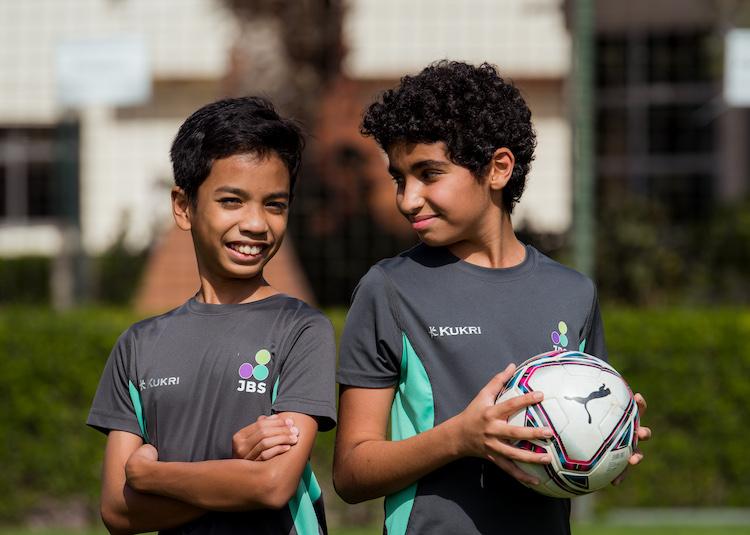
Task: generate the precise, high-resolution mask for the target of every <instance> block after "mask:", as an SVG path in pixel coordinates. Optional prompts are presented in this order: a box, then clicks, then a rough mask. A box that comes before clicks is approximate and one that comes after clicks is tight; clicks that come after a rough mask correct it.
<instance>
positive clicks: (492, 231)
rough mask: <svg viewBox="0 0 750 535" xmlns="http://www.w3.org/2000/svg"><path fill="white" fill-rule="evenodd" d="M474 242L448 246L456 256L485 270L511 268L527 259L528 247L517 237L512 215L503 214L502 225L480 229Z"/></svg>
mask: <svg viewBox="0 0 750 535" xmlns="http://www.w3.org/2000/svg"><path fill="white" fill-rule="evenodd" d="M477 234H478V236H477V237H476V239H474V240H463V241H460V242H457V243H454V244H451V245H449V246H448V250H449V251H450V252H451V253H453V254H454V255H455V256H457V257H458V258H460V259H461V260H463V261H464V262H468V263H469V264H474V265H475V266H480V267H485V268H494V269H497V268H510V267H513V266H517V265H519V264H520V263H521V262H523V261H524V259H525V258H526V247H524V245H523V243H521V242H520V241H519V240H518V238H517V237H516V233H515V232H514V231H513V223H512V222H511V220H510V215H509V214H507V213H505V212H503V214H502V217H501V218H500V224H499V225H497V224H496V223H495V224H494V225H488V228H484V229H479V232H478V233H477Z"/></svg>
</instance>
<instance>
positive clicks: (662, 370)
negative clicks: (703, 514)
mask: <svg viewBox="0 0 750 535" xmlns="http://www.w3.org/2000/svg"><path fill="white" fill-rule="evenodd" d="M604 319H605V327H606V329H605V330H606V333H607V345H608V347H609V354H610V360H611V362H612V363H613V364H614V365H615V366H616V367H617V368H618V370H619V371H620V372H621V373H622V374H623V376H624V377H625V378H626V379H627V380H628V382H629V383H630V385H631V387H632V388H633V390H634V391H640V392H642V393H643V394H644V396H645V398H646V400H647V402H648V404H649V408H648V411H647V413H646V415H645V417H644V418H643V424H644V425H647V426H649V427H651V428H652V429H653V431H654V437H653V440H651V441H650V442H648V443H644V444H643V451H644V453H645V460H644V462H643V463H642V464H641V465H639V466H637V467H635V468H633V469H632V470H631V471H630V474H629V476H628V479H627V480H626V481H625V483H623V484H622V485H621V486H619V487H616V488H613V489H608V490H606V491H603V492H602V493H601V494H600V497H599V499H600V504H601V505H603V506H608V505H613V506H625V505H634V506H635V505H637V506H745V505H747V504H748V503H750V477H749V476H750V456H749V455H748V454H747V451H745V447H746V445H747V444H748V443H749V442H750V431H749V427H748V425H746V424H747V423H748V422H750V403H749V402H748V400H750V381H748V378H750V374H749V373H748V372H749V371H750V346H748V344H747V340H750V312H748V311H747V310H740V309H736V310H733V309H715V310H711V309H699V310H680V309H666V310H635V309H633V310H622V309H609V310H605V314H604Z"/></svg>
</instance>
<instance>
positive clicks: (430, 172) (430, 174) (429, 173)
mask: <svg viewBox="0 0 750 535" xmlns="http://www.w3.org/2000/svg"><path fill="white" fill-rule="evenodd" d="M439 174H441V173H440V171H437V170H435V169H425V170H424V171H423V172H422V179H423V180H434V179H435V178H437V176H438V175H439Z"/></svg>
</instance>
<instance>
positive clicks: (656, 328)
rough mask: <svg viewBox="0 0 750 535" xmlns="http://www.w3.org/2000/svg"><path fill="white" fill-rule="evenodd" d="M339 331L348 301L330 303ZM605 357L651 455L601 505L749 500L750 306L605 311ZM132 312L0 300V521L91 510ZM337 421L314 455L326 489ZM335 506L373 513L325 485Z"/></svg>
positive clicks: (337, 512)
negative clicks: (637, 397)
mask: <svg viewBox="0 0 750 535" xmlns="http://www.w3.org/2000/svg"><path fill="white" fill-rule="evenodd" d="M330 316H331V318H332V320H333V322H334V325H335V326H336V328H337V330H338V331H339V332H340V329H341V326H342V324H343V318H344V313H343V311H341V310H337V311H332V312H331V314H330ZM604 317H605V324H606V332H607V336H608V345H609V348H610V355H611V361H612V362H613V363H614V364H615V366H617V367H618V368H619V369H620V371H621V372H622V373H623V374H624V375H625V376H626V378H627V379H628V380H629V382H630V383H631V385H632V387H633V389H634V390H637V391H640V392H642V393H643V394H644V395H645V396H646V399H647V400H648V403H649V410H648V413H647V414H646V417H645V418H644V423H645V424H646V425H649V426H651V427H652V428H653V430H654V439H653V440H652V441H651V442H650V443H648V444H644V448H643V449H644V452H645V454H646V460H645V461H644V463H643V464H642V465H641V466H639V467H637V468H636V469H633V470H632V471H631V474H630V476H629V478H628V480H627V481H626V482H625V483H624V484H623V485H622V486H620V487H617V488H614V489H608V490H606V491H603V492H601V493H599V495H598V496H599V499H598V503H599V504H600V506H601V507H609V506H612V505H617V506H628V505H633V506H678V505H680V506H701V505H711V506H737V505H747V504H748V503H750V477H749V476H750V456H748V455H746V452H745V451H744V447H745V445H747V444H749V443H750V430H749V427H748V426H747V425H745V424H746V422H747V421H748V420H749V419H750V418H748V417H750V408H748V407H750V403H749V402H748V401H749V400H750V381H749V379H750V373H748V371H750V345H748V341H749V340H750V311H748V310H727V309H705V310H624V309H612V308H608V309H605V311H604ZM136 319H137V318H136V317H135V316H134V315H133V314H132V313H131V312H128V311H123V310H112V309H87V310H77V311H73V312H69V313H64V314H56V313H52V312H49V311H47V310H44V309H39V308H0V403H1V404H2V410H3V418H2V419H0V436H2V441H0V466H2V467H3V477H1V478H0V496H2V497H3V498H2V500H0V523H7V522H13V521H17V520H20V519H22V518H23V517H25V516H26V514H27V513H28V512H29V511H30V510H31V509H33V508H35V507H38V506H39V505H40V503H42V502H43V499H44V498H48V497H51V498H54V500H55V501H56V502H57V503H59V502H60V501H63V502H64V501H65V500H66V499H74V500H83V501H84V502H85V503H88V504H89V505H90V507H91V511H92V518H93V517H94V515H95V514H96V513H95V510H96V506H95V504H96V500H97V496H98V492H99V490H98V487H99V471H100V465H101V456H102V450H103V445H104V439H103V436H101V435H100V434H99V433H97V432H95V431H93V430H90V429H88V428H86V427H85V425H84V423H83V422H84V421H85V418H86V414H87V411H88V407H89V403H90V402H91V399H92V397H93V394H94V390H95V388H96V384H97V381H98V378H99V375H100V373H101V370H102V367H103V366H104V361H105V359H106V357H107V355H108V354H109V351H110V349H111V346H112V344H113V343H114V341H115V339H116V338H117V336H118V335H119V333H120V332H121V331H122V330H124V329H125V328H126V327H127V326H128V325H129V324H130V323H132V322H133V321H135V320H136ZM332 447H333V433H326V434H323V435H321V439H320V440H319V443H318V445H317V446H316V451H315V459H314V464H315V465H316V471H317V472H318V474H319V479H321V483H322V484H323V485H324V488H326V489H327V490H329V491H330V483H329V482H330V475H329V474H330V462H331V452H332ZM328 496H329V499H328V506H329V509H330V513H331V515H332V516H334V517H336V518H339V519H341V518H343V519H352V518H355V517H357V518H369V517H368V515H367V514H362V513H361V511H362V509H359V511H360V513H357V514H353V513H352V512H351V511H352V510H353V511H357V509H356V508H354V509H352V508H349V507H348V506H344V505H343V503H342V502H339V501H338V500H336V499H335V498H332V497H331V494H330V492H329V494H328Z"/></svg>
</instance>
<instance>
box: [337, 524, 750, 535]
mask: <svg viewBox="0 0 750 535" xmlns="http://www.w3.org/2000/svg"><path fill="white" fill-rule="evenodd" d="M381 533H382V531H381V530H380V529H378V528H369V529H367V528H357V529H354V528H349V529H332V530H330V531H329V532H328V535H381ZM635 534H637V535H750V526H747V527H727V526H722V527H716V528H712V527H705V526H704V527H680V526H651V527H645V526H603V525H601V524H590V525H586V526H573V535H635Z"/></svg>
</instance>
